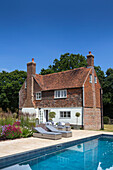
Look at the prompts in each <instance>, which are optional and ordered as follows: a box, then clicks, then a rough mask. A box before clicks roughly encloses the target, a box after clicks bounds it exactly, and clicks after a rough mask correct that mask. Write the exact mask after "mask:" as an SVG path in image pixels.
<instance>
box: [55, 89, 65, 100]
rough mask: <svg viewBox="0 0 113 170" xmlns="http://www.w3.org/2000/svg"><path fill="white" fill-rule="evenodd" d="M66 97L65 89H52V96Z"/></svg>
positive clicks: (56, 97)
mask: <svg viewBox="0 0 113 170" xmlns="http://www.w3.org/2000/svg"><path fill="white" fill-rule="evenodd" d="M66 97H67V90H55V91H54V98H55V99H58V98H66Z"/></svg>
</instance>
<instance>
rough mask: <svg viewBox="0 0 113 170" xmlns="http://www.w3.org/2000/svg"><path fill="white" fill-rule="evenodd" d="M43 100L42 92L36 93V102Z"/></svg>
mask: <svg viewBox="0 0 113 170" xmlns="http://www.w3.org/2000/svg"><path fill="white" fill-rule="evenodd" d="M41 98H42V94H41V92H37V93H36V100H41Z"/></svg>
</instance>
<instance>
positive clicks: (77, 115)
mask: <svg viewBox="0 0 113 170" xmlns="http://www.w3.org/2000/svg"><path fill="white" fill-rule="evenodd" d="M75 116H76V117H77V129H78V118H79V117H80V113H79V112H76V114H75Z"/></svg>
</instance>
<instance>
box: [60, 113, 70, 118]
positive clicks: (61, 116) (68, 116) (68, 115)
mask: <svg viewBox="0 0 113 170" xmlns="http://www.w3.org/2000/svg"><path fill="white" fill-rule="evenodd" d="M70 117H71V112H70V111H61V112H60V118H70Z"/></svg>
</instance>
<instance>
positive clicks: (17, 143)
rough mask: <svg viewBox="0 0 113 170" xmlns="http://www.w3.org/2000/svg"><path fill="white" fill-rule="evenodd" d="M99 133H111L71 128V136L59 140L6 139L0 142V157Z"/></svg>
mask: <svg viewBox="0 0 113 170" xmlns="http://www.w3.org/2000/svg"><path fill="white" fill-rule="evenodd" d="M99 134H111V135H113V133H112V132H103V131H89V130H72V137H70V138H62V139H60V140H49V139H41V138H34V137H30V138H22V139H15V140H7V141H1V142H0V157H4V156H8V155H12V154H16V153H20V152H25V151H30V150H33V149H38V148H43V147H46V146H51V145H55V144H60V143H64V142H69V141H73V140H76V139H82V138H86V137H90V136H94V135H99Z"/></svg>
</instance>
